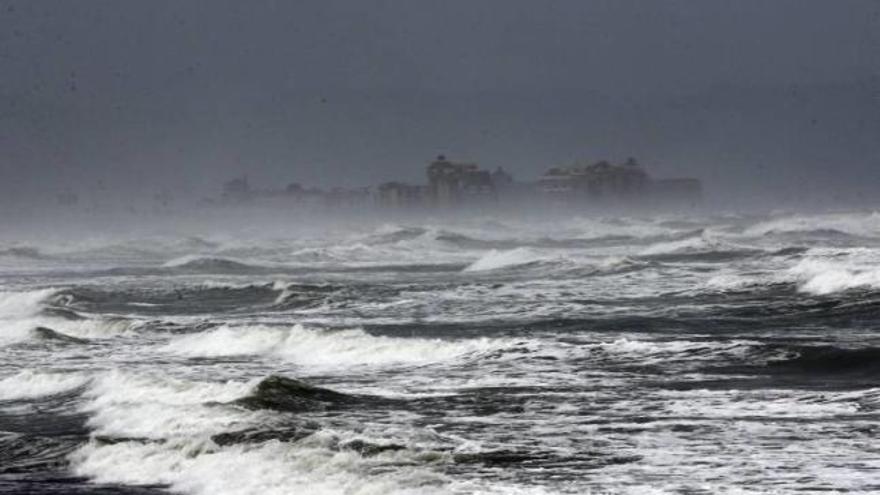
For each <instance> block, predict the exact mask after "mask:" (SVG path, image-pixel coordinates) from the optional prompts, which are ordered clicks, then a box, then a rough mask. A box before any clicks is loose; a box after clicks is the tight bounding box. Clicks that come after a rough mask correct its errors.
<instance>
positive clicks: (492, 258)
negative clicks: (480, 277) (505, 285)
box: [464, 247, 546, 272]
mask: <svg viewBox="0 0 880 495" xmlns="http://www.w3.org/2000/svg"><path fill="white" fill-rule="evenodd" d="M545 259H546V258H544V257H542V256H541V255H540V254H539V253H537V252H536V251H534V250H532V249H529V248H522V247H520V248H515V249H509V250H506V251H498V250H496V249H493V250H491V251H489V252H487V253H486V254H484V255H483V256H481V257H480V258H479V259H478V260H476V261H474V262H473V263H471V264H470V265H469V266H468V267H466V268H465V269H464V271H466V272H484V271H489V270H498V269H501V268H509V267H512V266H519V265H527V264H530V263H535V262H537V261H543V260H545Z"/></svg>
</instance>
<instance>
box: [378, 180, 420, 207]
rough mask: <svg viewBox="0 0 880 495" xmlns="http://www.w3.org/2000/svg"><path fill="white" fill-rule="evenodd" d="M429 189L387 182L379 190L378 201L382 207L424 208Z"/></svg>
mask: <svg viewBox="0 0 880 495" xmlns="http://www.w3.org/2000/svg"><path fill="white" fill-rule="evenodd" d="M427 190H428V188H427V187H425V186H419V185H413V184H406V183H403V182H386V183H384V184H381V185H380V186H379V188H378V189H377V193H376V200H377V202H378V203H379V205H380V206H386V207H394V208H397V207H416V206H423V205H424V203H425V200H426V197H427V192H428V191H427Z"/></svg>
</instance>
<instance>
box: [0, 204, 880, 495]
mask: <svg viewBox="0 0 880 495" xmlns="http://www.w3.org/2000/svg"><path fill="white" fill-rule="evenodd" d="M196 231H198V229H194V230H191V231H189V232H187V233H181V232H182V231H174V229H165V230H161V229H158V230H156V231H153V232H150V233H144V234H142V235H119V234H97V233H92V234H90V235H83V236H79V237H78V238H72V237H67V236H66V234H64V235H62V233H54V234H53V233H52V232H44V233H43V234H44V235H43V236H42V237H40V236H37V235H34V236H31V237H30V239H33V240H28V239H29V238H26V237H21V238H15V239H3V241H2V244H0V492H4V493H34V494H50V493H52V494H86V493H88V494H158V493H182V494H194V495H213V494H282V493H285V494H287V493H303V494H336V493H343V494H395V493H408V494H447V493H448V494H471V493H480V494H545V493H546V494H551V493H577V494H585V493H615V494H616V493H629V494H650V493H683V494H716V493H737V494H741V493H746V494H748V493H800V494H803V493H876V492H878V491H880V442H878V441H877V439H878V435H880V332H878V328H880V213H876V212H872V211H848V212H835V213H821V214H820V213H815V214H805V213H791V212H789V213H785V212H778V213H773V214H761V215H743V214H713V215H708V214H705V215H660V214H657V215H654V216H639V215H634V216H629V217H612V216H609V217H599V216H596V217H594V216H588V215H565V216H560V217H559V218H555V219H552V218H551V219H544V220H538V219H532V220H516V219H510V220H498V219H495V220H493V219H488V218H468V219H460V220H455V221H440V220H437V221H429V220H422V221H414V220H413V221H401V222H387V223H382V222H378V223H377V222H348V223H347V224H346V223H340V224H338V225H333V226H331V225H325V226H320V227H314V228H310V229H299V230H297V231H295V232H294V231H293V230H290V231H287V230H284V229H283V228H279V229H272V230H270V231H265V230H264V231H262V232H261V233H259V234H257V233H249V232H248V230H247V229H243V230H241V231H239V232H238V233H236V235H231V234H226V235H220V234H211V233H210V229H209V228H208V226H205V228H204V229H203V231H204V232H205V233H204V234H201V233H200V234H197V235H196V234H193V232H196ZM198 232H202V231H198Z"/></svg>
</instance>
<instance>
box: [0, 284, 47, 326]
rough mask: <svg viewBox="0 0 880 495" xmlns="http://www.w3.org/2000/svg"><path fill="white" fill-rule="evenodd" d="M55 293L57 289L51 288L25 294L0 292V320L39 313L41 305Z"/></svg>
mask: <svg viewBox="0 0 880 495" xmlns="http://www.w3.org/2000/svg"><path fill="white" fill-rule="evenodd" d="M57 292H58V290H57V289H51V288H50V289H39V290H32V291H26V292H10V291H0V320H9V319H14V318H22V317H27V316H31V315H34V314H36V313H37V312H39V311H40V309H41V308H42V303H44V302H46V301H47V300H48V299H49V298H50V297H52V296H53V295H54V294H55V293H57Z"/></svg>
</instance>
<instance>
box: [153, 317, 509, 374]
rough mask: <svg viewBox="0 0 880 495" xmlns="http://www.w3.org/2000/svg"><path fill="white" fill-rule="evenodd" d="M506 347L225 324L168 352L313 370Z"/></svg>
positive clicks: (416, 361)
mask: <svg viewBox="0 0 880 495" xmlns="http://www.w3.org/2000/svg"><path fill="white" fill-rule="evenodd" d="M503 345H505V342H503V341H498V340H492V339H487V338H480V339H465V340H458V341H446V340H440V339H418V338H397V337H384V336H374V335H370V334H368V333H366V332H364V331H363V330H360V329H352V330H323V329H312V328H305V327H303V326H301V325H295V326H293V327H289V328H279V327H267V326H241V327H233V326H223V327H220V328H217V329H213V330H208V331H205V332H201V333H198V334H193V335H186V336H183V337H179V338H176V339H174V340H172V341H171V342H170V343H169V344H168V345H167V346H166V351H167V352H169V353H173V354H178V355H184V356H191V357H196V356H197V357H221V356H235V355H265V356H268V357H273V358H277V359H282V360H285V361H289V362H292V363H294V364H297V365H300V366H304V367H307V368H309V369H312V368H320V369H326V368H349V367H356V366H394V365H421V364H429V363H436V362H443V361H448V360H453V359H458V358H462V357H465V356H468V355H472V354H477V353H484V352H488V351H491V350H494V349H497V348H499V347H501V346H503Z"/></svg>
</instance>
